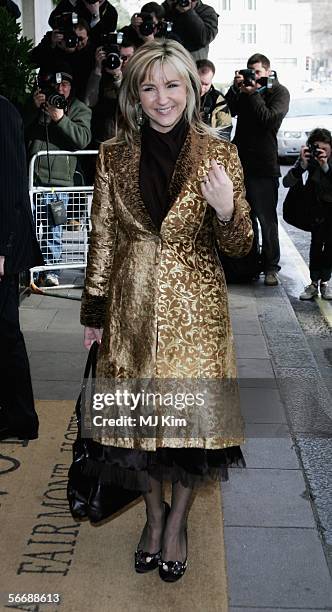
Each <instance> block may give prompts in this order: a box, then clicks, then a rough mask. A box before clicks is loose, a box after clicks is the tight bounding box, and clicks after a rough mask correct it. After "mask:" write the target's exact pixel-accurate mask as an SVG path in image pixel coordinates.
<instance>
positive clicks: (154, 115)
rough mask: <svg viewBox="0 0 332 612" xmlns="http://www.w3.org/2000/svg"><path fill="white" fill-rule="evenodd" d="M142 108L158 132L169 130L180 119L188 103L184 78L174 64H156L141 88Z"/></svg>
mask: <svg viewBox="0 0 332 612" xmlns="http://www.w3.org/2000/svg"><path fill="white" fill-rule="evenodd" d="M139 97H140V102H141V105H142V109H143V111H144V113H145V115H146V116H147V117H149V120H150V126H151V127H152V128H153V129H154V130H156V131H157V132H163V133H164V134H165V133H166V132H169V131H170V130H171V129H172V128H173V127H174V126H175V125H176V124H177V123H178V121H180V119H181V117H182V114H183V111H184V110H185V108H186V105H187V88H186V84H185V82H184V79H183V78H182V77H180V76H179V74H178V73H177V72H176V71H175V69H174V68H172V66H167V65H166V66H164V67H163V68H162V67H161V66H160V65H159V64H156V65H155V66H154V68H153V70H152V71H151V73H150V74H149V75H148V76H146V77H145V79H144V81H143V82H142V83H141V85H140V88H139Z"/></svg>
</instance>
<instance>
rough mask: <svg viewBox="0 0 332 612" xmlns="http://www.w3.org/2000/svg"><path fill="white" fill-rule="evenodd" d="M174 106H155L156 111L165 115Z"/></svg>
mask: <svg viewBox="0 0 332 612" xmlns="http://www.w3.org/2000/svg"><path fill="white" fill-rule="evenodd" d="M173 108H175V107H174V106H168V107H167V108H156V111H157V113H161V114H162V115H167V113H169V112H170V111H172V110H173Z"/></svg>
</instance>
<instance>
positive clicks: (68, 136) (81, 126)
mask: <svg viewBox="0 0 332 612" xmlns="http://www.w3.org/2000/svg"><path fill="white" fill-rule="evenodd" d="M91 114H92V113H91V109H90V108H88V107H87V106H86V104H83V102H80V103H79V104H78V105H77V108H76V110H75V112H74V113H72V114H71V113H70V116H68V115H64V116H63V117H62V119H61V121H59V122H58V123H51V125H50V128H49V129H50V137H51V136H52V131H53V132H55V131H56V132H58V135H59V136H60V137H61V140H62V143H63V145H62V146H63V148H64V149H69V150H70V151H71V150H74V151H75V149H85V147H87V146H88V144H89V142H90V140H91Z"/></svg>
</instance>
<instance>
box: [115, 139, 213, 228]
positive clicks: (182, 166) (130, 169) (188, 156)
mask: <svg viewBox="0 0 332 612" xmlns="http://www.w3.org/2000/svg"><path fill="white" fill-rule="evenodd" d="M117 146H118V147H119V150H118V155H115V156H114V165H113V167H114V173H115V179H116V187H117V191H118V193H119V194H120V197H121V200H122V202H123V204H124V206H125V207H126V208H127V209H128V210H129V212H130V214H131V215H132V217H133V218H134V220H135V223H136V224H137V225H138V226H139V227H140V228H141V229H144V230H145V231H147V232H149V233H152V234H155V235H157V236H159V235H160V232H159V231H158V229H157V228H156V227H155V225H154V223H153V221H152V219H151V217H150V214H149V212H148V210H147V208H146V206H145V204H144V202H143V200H142V196H141V192H140V186H139V169H140V158H141V138H140V136H136V138H135V140H134V145H133V147H131V148H130V147H128V146H127V145H125V144H123V145H122V144H119V145H117ZM207 149H208V136H207V135H206V134H202V135H200V134H197V133H196V132H194V131H193V130H192V129H189V131H188V134H187V137H186V140H185V142H184V144H183V147H182V149H181V152H180V155H179V157H178V159H177V162H176V165H175V168H174V172H173V176H172V179H171V183H170V187H169V194H168V201H169V209H168V213H167V215H166V217H165V219H164V221H163V224H164V223H165V222H166V221H167V217H168V215H169V213H170V211H171V210H172V208H173V207H174V204H175V203H176V201H177V200H178V198H179V196H180V197H181V194H182V193H183V191H184V189H185V186H186V185H188V183H189V182H190V181H192V180H195V179H197V178H198V169H199V164H200V162H202V160H204V159H206V156H207ZM165 197H167V195H166V194H165Z"/></svg>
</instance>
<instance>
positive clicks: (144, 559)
mask: <svg viewBox="0 0 332 612" xmlns="http://www.w3.org/2000/svg"><path fill="white" fill-rule="evenodd" d="M163 503H164V504H165V511H164V527H165V525H166V521H167V517H168V515H169V513H170V510H171V508H170V506H169V504H168V503H167V502H165V501H164V502H163ZM160 559H161V550H159V551H158V552H156V553H149V552H146V551H144V550H142V549H140V548H137V550H136V552H135V571H136V572H137V573H138V574H145V573H146V572H150V571H151V570H154V569H156V568H157V567H158V565H159V562H160Z"/></svg>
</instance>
